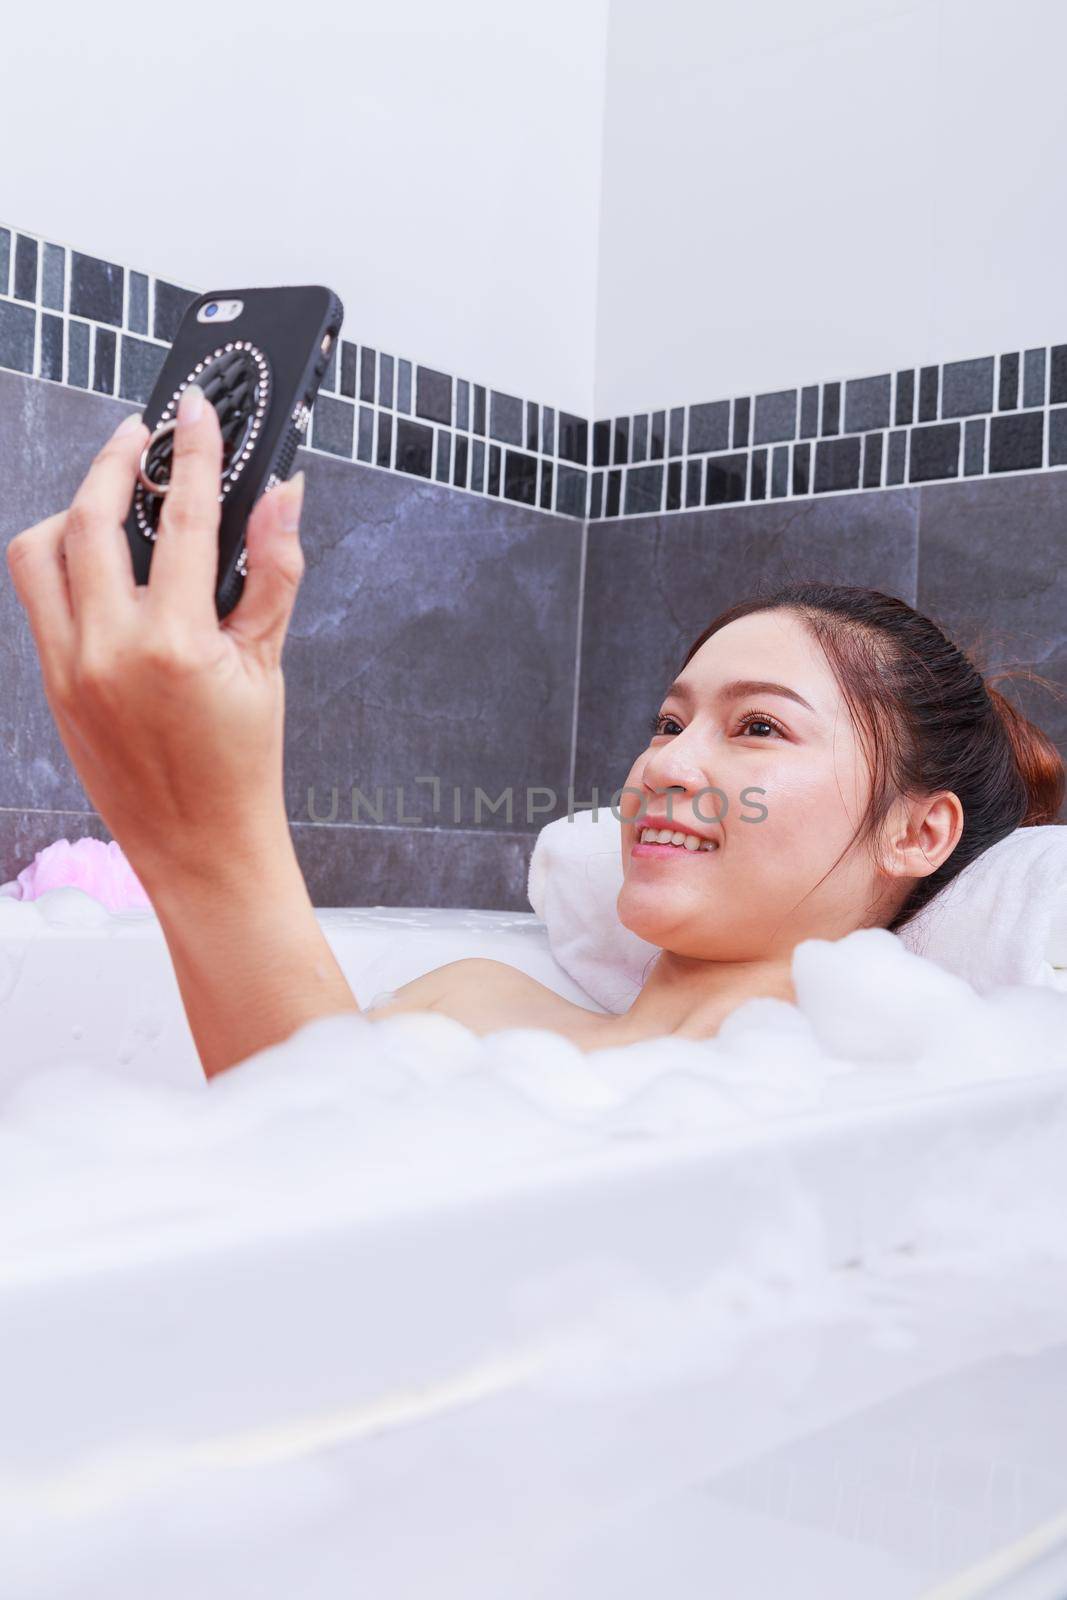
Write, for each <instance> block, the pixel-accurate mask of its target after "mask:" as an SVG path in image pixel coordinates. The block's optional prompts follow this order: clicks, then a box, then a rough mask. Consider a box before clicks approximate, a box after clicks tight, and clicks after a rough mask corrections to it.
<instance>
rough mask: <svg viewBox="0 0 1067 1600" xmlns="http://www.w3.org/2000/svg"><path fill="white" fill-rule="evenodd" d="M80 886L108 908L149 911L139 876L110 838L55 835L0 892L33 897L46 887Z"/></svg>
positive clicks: (149, 902)
mask: <svg viewBox="0 0 1067 1600" xmlns="http://www.w3.org/2000/svg"><path fill="white" fill-rule="evenodd" d="M71 888H73V889H83V890H84V891H85V893H86V894H91V895H92V896H93V898H94V899H95V900H99V901H101V902H102V904H104V905H105V906H107V908H108V910H109V911H126V910H129V909H142V910H148V911H151V909H152V902H151V900H149V898H148V896H147V894H145V892H144V889H143V888H142V887H141V880H140V879H139V878H138V876H137V874H136V873H135V872H134V870H133V868H132V867H131V866H130V863H129V862H128V861H127V860H126V857H125V856H124V855H123V853H122V849H121V847H120V846H119V845H117V844H116V843H115V841H114V839H111V840H110V841H109V842H108V843H107V844H104V843H103V842H102V841H101V840H100V839H76V840H75V841H74V843H73V844H72V843H71V841H70V840H69V839H57V840H56V841H55V843H54V844H50V845H46V846H45V848H44V849H43V850H38V852H37V854H36V855H35V856H34V858H33V860H32V861H31V862H30V864H29V866H28V867H23V869H22V871H21V872H20V873H19V874H18V877H17V878H14V879H13V880H12V881H11V882H10V883H5V884H4V885H3V886H2V887H0V894H6V895H9V896H10V897H11V898H12V899H14V900H36V899H37V898H38V896H40V895H42V894H46V893H47V892H48V890H49V889H71Z"/></svg>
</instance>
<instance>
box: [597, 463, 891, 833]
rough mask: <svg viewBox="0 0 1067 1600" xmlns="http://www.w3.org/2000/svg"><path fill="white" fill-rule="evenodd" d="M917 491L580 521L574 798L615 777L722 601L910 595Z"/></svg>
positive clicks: (609, 787)
mask: <svg viewBox="0 0 1067 1600" xmlns="http://www.w3.org/2000/svg"><path fill="white" fill-rule="evenodd" d="M918 550H919V494H918V491H917V490H915V489H904V490H902V491H900V493H898V494H893V495H875V496H872V495H864V494H857V495H848V496H838V497H835V498H833V499H830V500H813V499H809V500H805V501H802V502H796V501H794V502H792V503H784V504H782V503H774V502H770V503H768V504H766V505H762V506H736V507H731V508H729V509H728V510H719V511H714V512H712V511H708V510H701V511H692V512H684V513H682V514H681V515H677V516H660V517H641V518H634V519H630V520H627V521H625V522H617V523H613V522H600V523H591V524H590V525H589V530H588V543H587V549H586V574H585V603H584V607H583V615H582V657H581V662H582V665H581V679H580V687H579V701H578V747H577V755H576V761H575V777H574V788H575V796H576V803H579V802H582V801H583V800H584V801H585V802H587V803H588V802H589V801H591V799H592V792H591V791H592V786H593V785H594V784H595V785H598V786H599V790H600V800H601V802H602V803H603V804H606V803H607V802H608V800H609V799H610V794H611V793H612V792H613V791H614V790H615V789H617V788H619V787H620V786H621V785H622V784H623V783H625V781H626V775H627V773H628V772H629V770H630V767H631V766H632V765H633V762H634V759H635V757H636V756H637V755H638V754H639V753H640V751H641V750H643V749H644V748H645V746H646V745H647V743H648V722H649V720H650V718H651V717H652V716H653V715H654V714H655V712H656V711H657V710H658V709H659V706H660V703H661V701H662V698H663V694H664V691H665V689H666V687H667V685H668V683H670V681H671V679H672V678H673V677H674V676H675V675H676V674H677V672H678V671H679V669H680V667H681V663H682V658H683V656H684V655H685V652H686V650H687V649H688V648H689V646H690V644H692V642H693V640H694V639H695V638H696V637H697V635H698V634H699V633H701V632H702V630H703V629H704V628H706V627H707V625H708V623H709V622H710V621H711V619H712V618H713V617H714V616H715V615H716V614H717V613H718V612H719V611H721V610H722V609H723V608H724V607H726V606H728V605H733V604H735V603H736V602H737V601H738V600H741V599H742V598H744V597H746V596H748V595H751V594H755V593H761V592H764V593H765V592H767V591H769V590H770V589H772V588H774V587H777V586H778V585H779V584H781V583H785V582H790V581H794V580H799V579H821V580H824V581H832V582H836V583H855V584H862V585H864V586H867V587H873V588H886V589H890V590H891V591H892V592H893V593H894V594H899V595H900V596H901V597H902V598H903V599H905V600H907V601H909V602H911V603H914V597H915V592H916V585H917V573H918Z"/></svg>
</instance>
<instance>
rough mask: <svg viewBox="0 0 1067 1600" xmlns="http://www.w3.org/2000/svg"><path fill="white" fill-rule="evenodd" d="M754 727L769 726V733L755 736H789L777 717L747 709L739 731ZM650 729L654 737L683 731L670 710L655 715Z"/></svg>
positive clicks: (746, 730) (766, 737)
mask: <svg viewBox="0 0 1067 1600" xmlns="http://www.w3.org/2000/svg"><path fill="white" fill-rule="evenodd" d="M753 728H768V729H769V730H770V732H769V733H758V734H755V735H754V737H755V738H758V739H768V738H771V737H772V736H775V735H777V737H778V738H780V739H784V738H786V737H787V735H786V731H785V729H784V728H783V727H782V724H781V723H780V722H779V721H778V719H777V718H776V717H772V716H769V715H768V713H767V712H766V711H746V712H745V713H744V714H743V715H742V717H741V719H740V721H739V723H738V732H751V730H752V729H753ZM649 731H650V732H651V734H652V737H653V738H656V737H657V736H658V735H659V734H661V733H675V732H676V733H681V731H682V727H681V723H680V722H679V721H678V719H677V717H672V716H671V715H670V713H669V712H667V711H661V712H660V714H659V716H657V717H653V718H652V721H651V722H650V723H649Z"/></svg>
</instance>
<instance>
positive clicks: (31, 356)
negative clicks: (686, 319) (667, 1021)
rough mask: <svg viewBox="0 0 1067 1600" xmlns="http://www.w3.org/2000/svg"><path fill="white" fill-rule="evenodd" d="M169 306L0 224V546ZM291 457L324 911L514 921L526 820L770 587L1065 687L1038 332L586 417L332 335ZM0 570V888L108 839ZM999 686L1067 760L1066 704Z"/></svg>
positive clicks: (56, 479)
mask: <svg viewBox="0 0 1067 1600" xmlns="http://www.w3.org/2000/svg"><path fill="white" fill-rule="evenodd" d="M192 297H193V295H192V291H191V290H189V289H187V288H183V287H181V286H178V285H175V284H172V283H169V282H168V281H166V280H164V279H161V278H158V277H154V276H151V275H148V274H145V273H141V272H137V271H134V270H133V269H131V268H124V267H122V266H120V265H118V264H116V263H111V262H106V261H102V260H100V259H98V258H95V257H91V256H87V255H84V254H82V253H79V252H78V251H75V250H71V249H68V248H67V247H65V246H60V245H55V244H52V243H51V242H49V241H46V240H39V239H35V238H33V237H32V236H31V235H27V234H25V233H22V232H20V231H18V230H17V229H11V228H6V227H3V226H0V369H8V370H6V371H2V370H0V486H2V488H3V496H2V498H0V543H2V544H6V541H7V539H8V538H9V537H10V536H11V535H12V534H13V533H15V532H17V531H18V530H19V529H20V528H22V527H24V526H27V525H28V524H29V523H31V522H33V521H36V520H37V519H39V518H40V517H42V516H44V515H47V514H48V513H49V512H51V511H53V510H55V509H57V508H58V507H60V506H62V505H65V504H66V503H67V502H68V501H69V498H70V496H71V494H72V493H73V491H74V488H75V487H76V485H77V483H78V481H79V480H80V478H81V475H82V473H83V472H84V470H85V467H86V466H87V464H88V461H89V459H90V458H91V456H92V453H93V451H94V449H95V448H96V446H97V444H98V443H99V442H100V441H101V440H102V439H103V438H104V436H105V435H106V434H107V432H108V431H109V430H110V428H111V427H112V426H113V425H114V422H115V421H116V420H117V418H118V417H119V416H120V415H121V414H122V413H123V412H124V411H125V410H127V409H129V406H130V405H131V404H141V403H143V402H144V400H145V399H146V398H147V396H148V394H149V392H150V390H151V387H152V384H153V382H154V380H155V376H156V373H157V371H158V368H159V364H160V363H161V361H162V359H163V356H164V354H165V350H166V345H167V342H168V341H169V340H170V339H171V338H173V335H174V332H175V329H176V328H177V325H178V321H179V319H180V317H181V315H182V312H183V310H184V308H185V307H186V305H187V304H188V303H189V301H190V299H192ZM39 380H45V381H39ZM301 464H302V465H304V466H305V468H306V470H307V472H308V493H307V512H306V516H305V527H306V529H307V530H308V535H307V536H306V538H305V551H306V554H307V557H308V567H307V573H306V576H305V580H304V583H303V585H302V588H301V592H300V596H299V597H298V601H297V606H296V610H295V613H294V617H293V623H292V627H291V629H290V635H289V642H288V645H287V656H286V675H287V684H288V688H289V695H288V724H287V735H288V737H287V754H286V772H285V784H286V800H287V805H288V810H289V816H290V819H291V824H292V828H293V837H294V840H295V842H296V847H297V851H298V854H299V856H300V860H301V864H302V866H303V868H304V871H305V875H306V876H307V879H308V883H309V886H310V888H311V891H312V897H313V899H314V900H315V902H316V904H319V905H334V904H339V905H350V904H403V905H428V906H433V905H460V906H471V907H488V908H492V907H502V908H507V909H517V910H525V909H527V900H526V891H525V882H526V871H527V865H528V861H529V855H530V851H531V850H532V846H533V841H534V839H535V838H536V834H537V831H538V829H539V828H540V826H542V824H543V823H544V821H546V820H547V819H548V818H549V817H550V816H553V815H560V814H563V812H564V811H565V810H566V807H567V804H568V797H571V799H572V801H573V803H574V804H575V805H578V806H581V805H583V804H588V803H589V802H590V801H591V799H592V794H593V789H594V788H596V789H597V791H598V793H599V795H600V798H601V799H602V800H604V799H607V798H610V795H611V793H612V792H614V789H615V788H617V787H618V786H619V785H620V784H621V783H622V782H623V781H624V779H625V776H626V773H627V771H628V770H629V767H630V765H631V764H632V761H633V759H634V757H635V755H636V754H637V752H638V751H639V750H640V749H642V748H643V747H644V745H645V743H646V741H647V721H648V718H649V716H650V715H651V713H652V712H653V711H654V710H655V709H656V707H657V705H658V702H659V699H660V698H661V696H662V691H663V688H664V686H665V685H666V683H667V682H668V681H669V679H670V677H671V676H672V675H673V673H674V672H675V671H676V670H677V667H678V665H679V664H680V661H681V657H682V655H684V652H685V649H686V648H687V646H688V644H689V643H690V642H691V641H692V639H693V638H694V637H695V636H696V635H697V634H698V633H699V632H700V631H701V630H702V628H703V627H705V626H706V624H707V622H708V621H709V620H710V619H711V617H712V615H714V613H715V612H716V611H718V610H719V609H721V608H722V607H723V606H725V605H727V604H730V603H731V602H733V601H735V600H737V599H738V598H739V597H741V596H742V595H744V594H748V593H752V592H754V591H755V592H760V591H762V590H763V589H766V588H768V587H771V586H773V585H776V584H778V583H780V582H782V581H785V580H786V579H789V578H797V577H821V578H824V579H829V580H832V581H838V582H847V583H856V584H863V585H871V586H874V587H880V588H884V589H887V590H889V591H891V592H893V593H896V594H900V595H902V596H903V597H904V598H905V599H908V600H910V601H911V602H912V603H914V604H917V605H918V606H919V607H920V608H921V609H923V610H927V611H929V612H931V613H932V614H934V615H935V616H936V617H937V618H938V619H939V620H940V621H942V622H943V624H944V626H945V627H946V629H947V630H948V631H949V632H950V633H951V634H952V635H953V637H956V638H958V639H959V641H960V643H961V644H964V645H965V646H966V647H967V648H973V649H975V650H976V651H978V652H980V653H981V660H982V664H983V665H984V666H985V667H986V669H987V670H992V669H993V668H995V667H996V666H998V665H1001V664H1007V663H1011V662H1017V661H1023V662H1026V661H1029V662H1033V663H1035V665H1036V667H1037V669H1038V670H1039V671H1041V672H1043V673H1045V674H1046V675H1047V676H1048V677H1050V678H1051V679H1053V681H1054V682H1056V683H1059V684H1062V685H1065V686H1067V624H1065V623H1064V621H1063V619H1064V618H1067V580H1065V579H1064V578H1063V576H1062V575H1063V573H1064V572H1065V570H1067V562H1065V560H1064V557H1065V555H1067V535H1064V534H1062V533H1061V531H1060V530H1061V529H1063V528H1065V527H1067V474H1064V473H1062V472H1059V471H1056V470H1050V469H1056V468H1062V467H1067V344H1060V345H1053V346H1050V347H1042V348H1034V349H1029V350H1018V351H1014V352H1012V351H1009V352H1006V353H1003V354H1000V355H998V356H984V357H979V358H976V359H971V360H963V361H951V362H946V363H944V364H941V365H931V366H926V367H913V368H909V369H905V370H903V371H899V372H886V373H881V374H876V375H874V376H870V377H859V378H849V379H846V380H844V381H832V382H825V383H822V384H810V385H807V386H804V387H798V388H795V389H782V390H776V391H773V392H768V393H763V394H756V395H753V396H741V397H737V398H734V399H732V400H729V399H728V400H712V401H707V402H700V403H695V404H689V405H678V406H672V407H669V408H668V407H666V406H665V407H663V408H662V409H659V410H650V411H648V412H643V413H638V414H636V415H631V416H624V417H615V418H605V419H601V420H599V421H596V422H593V423H590V422H589V421H588V420H587V419H585V418H583V417H578V416H575V415H573V414H571V413H569V412H566V411H561V410H558V409H557V408H555V407H552V406H548V405H544V404H541V403H539V402H536V401H532V400H528V399H524V398H522V397H520V396H516V395H513V394H510V393H506V392H504V391H501V390H494V389H492V388H490V387H488V386H486V385H483V384H477V383H474V382H472V381H470V380H467V379H464V378H461V377H455V376H452V375H450V374H448V373H444V372H440V371H437V370H436V369H434V368H431V367H428V366H425V365H422V364H421V363H416V362H413V361H409V360H406V359H404V358H397V357H394V356H393V355H390V354H387V353H385V352H383V351H380V350H375V349H372V348H371V347H369V346H367V345H362V344H356V343H354V342H351V341H349V340H347V339H343V340H342V341H341V343H340V345H339V347H338V349H337V350H336V351H335V356H334V360H333V362H332V363H331V367H330V370H329V371H328V372H327V374H326V379H325V382H324V385H323V389H322V391H321V393H320V398H319V400H318V402H317V404H316V406H315V409H314V414H313V422H312V429H311V438H310V440H309V448H308V449H307V450H305V451H303V452H302V453H301ZM381 468H385V469H386V470H385V471H384V472H383V471H381V470H379V469H381ZM590 469H592V470H590ZM457 490H460V491H465V492H458V493H457V492H456V491H457ZM873 490H878V491H879V492H878V493H876V494H875V493H872V492H870V491H873ZM583 538H584V539H585V540H586V541H587V563H586V567H585V572H584V584H583V580H582V570H583V569H582V560H581V554H582V541H583ZM0 580H2V582H0V626H2V628H3V635H2V639H3V643H2V644H0V661H2V664H3V667H4V669H5V677H4V682H5V686H6V688H7V693H6V695H5V696H4V699H3V701H2V702H0V880H2V879H3V878H6V877H10V876H13V875H14V873H15V872H16V871H17V870H18V869H19V867H21V866H22V865H25V864H26V862H27V861H28V860H30V859H32V855H33V852H34V851H35V850H36V849H39V848H41V847H42V846H43V845H45V844H47V843H49V842H50V841H51V840H52V839H54V838H57V837H61V836H62V835H63V834H67V835H68V836H71V837H78V836H81V835H82V834H86V833H88V834H92V835H94V836H95V837H101V838H106V837H107V833H106V830H104V829H103V827H102V825H101V824H100V821H99V819H98V818H97V817H96V816H95V815H94V813H93V812H92V811H91V809H90V808H89V807H88V803H87V801H86V798H85V796H84V794H83V793H82V791H81V787H80V784H79V783H78V780H77V778H76V776H75V774H74V772H73V769H72V768H71V767H70V764H69V762H68V760H67V758H66V754H65V751H64V750H63V747H62V745H61V743H60V741H59V739H58V736H57V734H56V732H55V729H54V724H53V722H52V718H51V713H50V712H49V710H48V707H47V704H46V702H45V700H44V696H43V693H42V691H41V688H40V681H39V671H38V667H37V661H36V652H35V650H34V647H33V643H32V639H31V638H30V635H29V632H28V628H27V625H26V621H25V617H24V614H23V613H22V609H21V607H20V606H19V605H18V602H17V600H16V599H15V596H14V594H13V592H12V591H11V590H10V586H9V584H8V583H7V582H6V569H4V570H3V571H0ZM580 591H582V592H581V594H580ZM583 596H584V600H583ZM580 604H582V605H583V631H582V654H581V672H580V674H579V675H578V684H579V703H578V708H577V710H578V720H577V740H576V741H575V739H574V710H575V708H574V687H575V674H576V665H577V662H576V625H577V617H578V614H579V606H580ZM994 623H995V627H996V630H997V632H996V633H995V634H994V633H992V631H991V629H992V626H993V624H994ZM1015 693H1016V695H1017V698H1019V699H1020V701H1021V703H1022V704H1023V705H1024V708H1025V709H1026V710H1027V711H1028V713H1029V714H1030V715H1032V716H1033V717H1034V718H1035V720H1036V721H1038V722H1039V723H1041V725H1042V726H1044V727H1046V728H1047V729H1048V731H1049V732H1050V733H1051V734H1052V736H1053V737H1054V738H1055V739H1057V741H1058V742H1059V744H1060V746H1061V748H1062V749H1064V750H1065V752H1067V715H1065V714H1064V712H1063V709H1062V706H1061V703H1060V702H1058V701H1056V700H1055V698H1054V697H1052V696H1049V695H1048V694H1047V693H1046V692H1044V691H1043V690H1041V689H1039V688H1038V687H1037V686H1030V687H1027V686H1023V685H1020V686H1019V687H1018V688H1017V689H1016V691H1015ZM434 778H436V780H437V786H436V787H435V786H434V785H433V784H432V783H431V782H430V781H428V780H431V779H434ZM420 780H424V781H421V782H420ZM479 790H480V791H481V793H482V800H481V810H480V812H479V813H478V815H477V816H476V815H475V804H476V793H477V791H479ZM509 793H510V795H511V804H512V810H511V813H510V815H509V814H508V811H507V809H506V808H507V795H508V794H509ZM549 793H550V795H551V799H548V800H547V805H546V804H545V803H546V799H547V795H548V794H549ZM354 795H355V798H354ZM531 795H532V796H533V799H534V803H535V805H537V806H538V807H544V809H539V810H535V811H532V812H530V811H528V810H527V802H528V800H529V798H530V796H531ZM502 797H503V798H502ZM353 803H355V805H356V811H355V812H353V809H352V808H353Z"/></svg>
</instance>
